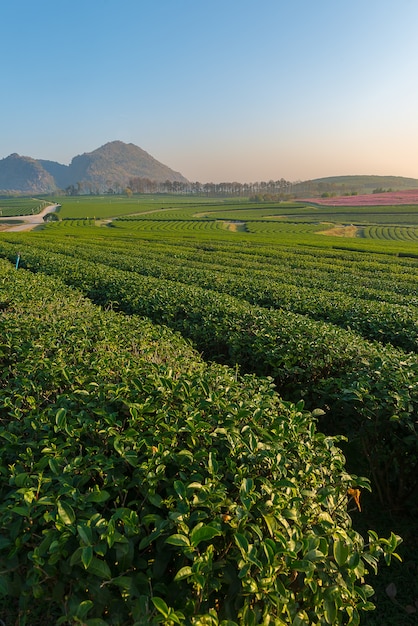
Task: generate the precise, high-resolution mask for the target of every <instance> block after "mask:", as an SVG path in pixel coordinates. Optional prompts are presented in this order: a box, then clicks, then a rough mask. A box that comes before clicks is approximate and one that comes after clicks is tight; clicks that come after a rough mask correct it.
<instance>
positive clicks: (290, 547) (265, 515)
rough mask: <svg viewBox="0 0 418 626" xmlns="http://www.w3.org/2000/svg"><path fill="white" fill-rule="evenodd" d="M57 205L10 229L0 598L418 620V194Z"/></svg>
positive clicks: (79, 618)
mask: <svg viewBox="0 0 418 626" xmlns="http://www.w3.org/2000/svg"><path fill="white" fill-rule="evenodd" d="M20 200H22V203H23V204H22V211H24V210H26V209H25V208H24V200H23V199H20ZM43 200H44V199H43ZM45 200H46V201H48V200H50V201H53V200H54V199H53V198H51V199H45ZM56 200H57V202H59V203H60V204H61V205H62V206H61V208H60V211H59V213H58V216H59V221H57V222H52V223H49V224H46V225H45V226H42V228H40V229H39V230H35V231H31V232H28V233H24V232H23V233H12V232H10V233H8V232H7V231H3V232H1V233H0V309H1V324H2V343H1V345H0V353H1V358H2V362H3V368H2V372H3V373H2V385H1V387H0V394H1V401H2V412H1V414H0V419H1V421H0V442H1V443H0V450H1V454H0V459H1V460H0V473H1V482H0V491H1V499H0V563H1V565H2V567H1V568H0V618H1V619H2V620H3V621H4V622H5V623H6V624H9V623H19V624H21V625H22V626H23V625H29V624H30V625H31V626H32V625H33V624H35V625H38V624H41V623H42V624H48V625H49V624H51V625H52V624H57V623H62V624H80V623H81V624H87V625H88V626H100V625H103V626H105V625H106V624H109V625H116V624H120V625H124V624H126V625H128V624H136V625H137V626H146V625H147V624H152V625H153V624H157V623H163V624H167V625H169V624H190V625H191V624H195V625H199V624H202V625H203V624H212V625H213V626H217V625H223V626H232V625H233V624H238V625H241V624H244V625H247V624H248V625H249V626H252V625H253V624H254V625H255V624H268V623H270V624H277V625H278V626H285V625H287V624H295V625H298V626H299V625H300V626H303V625H306V626H309V625H310V624H358V623H360V624H366V625H367V624H368V625H369V626H377V625H381V624H389V623H390V624H391V625H396V626H397V625H399V626H400V625H401V624H402V626H403V625H408V626H409V625H412V624H414V623H416V607H415V604H414V603H415V601H416V598H417V597H418V545H417V542H416V536H417V531H418V528H417V523H416V514H417V504H416V493H417V491H418V472H417V470H418V439H417V421H416V415H417V412H418V296H417V290H416V285H417V279H418V207H416V206H411V207H405V206H402V207H363V208H362V207H354V208H350V209H348V208H347V207H343V208H342V209H336V208H333V209H331V208H330V209H328V208H324V207H321V208H320V209H318V208H315V207H313V206H312V205H303V204H301V203H284V202H283V203H276V204H273V203H272V204H268V203H266V204H261V205H256V204H254V203H250V202H248V200H246V199H242V200H240V201H239V202H237V201H236V200H233V201H232V200H225V201H220V202H217V201H215V200H214V199H213V198H196V197H181V196H173V197H167V196H141V197H137V196H133V197H131V198H126V197H116V196H115V197H114V196H111V197H107V196H106V197H77V198H60V199H56ZM26 201H27V202H28V204H27V208H28V210H29V206H30V205H29V202H31V201H28V200H26ZM38 202H39V201H38ZM24 214H25V213H23V212H22V215H24ZM26 214H27V213H26ZM324 233H328V234H324ZM348 235H350V236H348ZM18 255H19V269H18V271H16V269H15V264H16V259H17V256H18ZM369 485H370V487H371V492H370V491H369ZM359 498H360V499H359ZM370 529H373V530H372V532H371V533H370V534H368V531H370ZM396 535H400V536H402V538H403V542H402V543H401V544H400V545H399V546H398V545H397V544H398V540H397V538H396ZM394 551H396V552H397V553H399V554H400V555H401V557H402V562H401V561H400V560H398V559H397V558H396V556H395V557H394V558H393V556H392V553H393V552H394ZM388 565H389V567H388ZM370 585H371V586H372V587H373V589H374V591H373V589H372V587H371V586H370ZM389 585H390V586H389ZM388 586H389V587H388ZM387 589H389V594H388V593H387V591H386V590H387ZM394 590H395V591H396V598H395V597H394V593H395V591H394ZM390 596H392V599H391V597H390ZM2 597H3V600H2V599H1V598H2ZM394 600H395V601H394ZM373 604H374V605H375V607H376V608H375V610H371V609H372V608H373V606H372V605H373ZM45 607H48V608H47V609H46V608H45ZM269 620H270V621H269Z"/></svg>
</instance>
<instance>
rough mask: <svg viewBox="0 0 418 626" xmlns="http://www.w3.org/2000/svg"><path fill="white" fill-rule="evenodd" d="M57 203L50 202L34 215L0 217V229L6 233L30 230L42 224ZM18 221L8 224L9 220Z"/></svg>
mask: <svg viewBox="0 0 418 626" xmlns="http://www.w3.org/2000/svg"><path fill="white" fill-rule="evenodd" d="M58 206H60V205H59V204H50V205H49V206H47V207H45V208H44V209H42V211H41V212H40V213H37V214H36V215H17V216H16V217H0V230H1V231H3V232H8V233H12V232H13V233H15V232H18V231H21V230H32V229H33V228H36V227H37V226H40V225H41V224H44V217H45V215H47V214H48V213H53V212H54V211H55V210H56V208H57V207H58ZM12 221H14V222H19V223H15V224H10V222H12Z"/></svg>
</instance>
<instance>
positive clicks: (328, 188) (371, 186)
mask: <svg viewBox="0 0 418 626" xmlns="http://www.w3.org/2000/svg"><path fill="white" fill-rule="evenodd" d="M417 188H418V178H406V177H404V176H367V175H358V176H328V177H326V178H315V179H313V180H306V181H302V182H298V183H294V184H293V186H292V190H293V192H294V193H295V194H296V195H298V196H302V195H305V196H306V195H310V196H321V195H322V194H333V195H334V194H335V195H344V194H347V195H352V194H358V195H361V194H366V193H373V192H374V191H376V190H381V191H389V190H392V191H400V190H403V189H417Z"/></svg>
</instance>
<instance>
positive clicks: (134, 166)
mask: <svg viewBox="0 0 418 626" xmlns="http://www.w3.org/2000/svg"><path fill="white" fill-rule="evenodd" d="M132 178H149V179H150V180H153V181H157V182H165V181H166V180H168V181H170V182H174V181H180V182H184V183H187V182H188V181H187V179H186V178H185V177H184V176H182V174H180V173H179V172H175V171H174V170H172V169H170V168H169V167H168V166H167V165H164V164H163V163H160V162H159V161H157V160H156V159H154V157H152V156H151V155H150V154H148V153H147V152H145V150H142V148H139V147H138V146H135V145H134V144H132V143H129V144H126V143H123V142H122V141H112V142H110V143H107V144H105V145H104V146H101V147H100V148H97V150H94V151H93V152H88V153H84V154H81V155H78V156H75V157H74V158H73V159H72V161H71V163H70V165H62V164H61V163H57V162H55V161H47V160H36V159H32V158H31V157H23V156H19V155H18V154H12V155H10V156H8V157H6V158H5V159H2V160H0V190H1V191H4V192H19V193H38V194H39V193H50V192H52V191H56V190H58V189H67V188H68V187H71V186H72V187H74V188H77V189H79V190H81V191H82V192H84V193H91V192H93V193H95V192H102V191H106V190H107V189H108V188H114V189H118V188H123V187H126V185H127V184H128V181H129V179H132Z"/></svg>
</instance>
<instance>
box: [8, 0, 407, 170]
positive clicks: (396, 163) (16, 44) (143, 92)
mask: <svg viewBox="0 0 418 626" xmlns="http://www.w3.org/2000/svg"><path fill="white" fill-rule="evenodd" d="M0 16H1V18H2V23H3V29H2V38H1V40H0V52H1V55H2V58H3V59H4V64H3V68H2V69H3V72H2V76H3V93H2V98H1V101H0V110H1V112H2V115H1V122H0V124H1V141H0V158H4V157H6V156H8V155H9V154H11V153H13V152H17V153H19V154H21V155H25V156H31V157H34V158H40V159H49V160H53V161H58V162H60V163H69V162H70V160H71V159H72V157H74V156H76V155H77V154H81V153H83V152H90V151H92V150H95V149H96V148H98V147H99V146H101V145H103V144H105V143H107V142H108V141H113V140H117V139H118V140H121V141H125V142H127V143H134V144H136V145H138V146H140V147H141V148H143V149H144V150H146V151H147V152H149V153H150V154H151V155H152V156H153V157H155V158H156V159H158V160H159V161H162V162H163V163H164V164H166V165H168V166H169V167H171V168H172V169H174V170H176V171H179V172H181V173H182V174H183V175H184V176H185V177H186V178H188V179H189V180H192V181H197V180H199V181H202V182H208V181H213V182H221V181H232V180H236V181H238V182H250V181H256V180H270V179H273V180H277V179H280V178H285V179H287V180H307V179H311V178H319V177H324V176H338V175H349V174H352V175H355V174H374V175H393V176H408V177H413V178H418V116H417V113H416V111H417V109H418V81H417V78H416V66H417V60H418V39H417V37H416V24H417V23H418V3H417V2H416V0H396V1H394V0H368V1H367V3H366V2H364V0H351V1H350V2H346V1H345V2H335V0H321V1H320V2H316V3H314V2H312V0H258V1H257V2H255V0H228V1H227V2H225V1H224V0H223V1H221V0H212V1H211V2H210V3H206V2H196V1H195V0H158V2H155V1H154V2H151V0H88V2H85V1H84V0H71V1H70V0H61V1H60V2H57V1H56V0H40V2H33V0H14V2H13V3H11V2H7V3H4V4H3V5H2V6H1V8H0Z"/></svg>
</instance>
